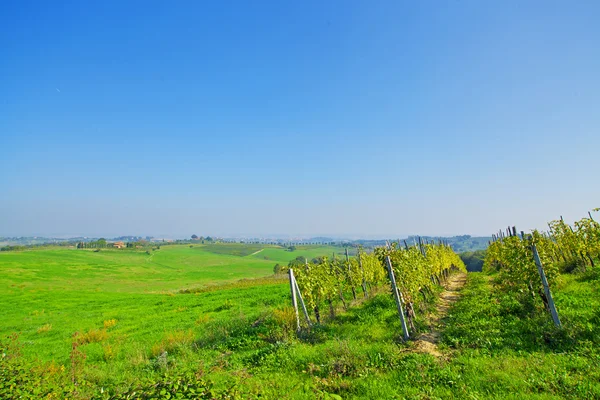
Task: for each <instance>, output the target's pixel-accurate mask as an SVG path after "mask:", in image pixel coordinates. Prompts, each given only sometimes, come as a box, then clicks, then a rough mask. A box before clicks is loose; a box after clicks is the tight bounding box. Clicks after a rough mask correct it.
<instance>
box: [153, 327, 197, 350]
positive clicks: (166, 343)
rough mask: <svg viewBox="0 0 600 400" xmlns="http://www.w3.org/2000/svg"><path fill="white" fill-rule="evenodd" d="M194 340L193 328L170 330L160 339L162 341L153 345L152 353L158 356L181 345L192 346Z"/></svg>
mask: <svg viewBox="0 0 600 400" xmlns="http://www.w3.org/2000/svg"><path fill="white" fill-rule="evenodd" d="M193 342H194V332H193V331H192V330H191V329H189V330H187V331H184V330H179V331H174V332H169V333H167V334H166V336H165V337H164V338H163V339H162V340H161V341H160V343H156V344H155V345H154V346H152V350H151V354H152V356H153V357H156V356H158V355H160V354H162V353H164V352H165V351H166V352H172V351H173V350H175V349H177V348H179V347H182V346H190V345H191V344H192V343H193Z"/></svg>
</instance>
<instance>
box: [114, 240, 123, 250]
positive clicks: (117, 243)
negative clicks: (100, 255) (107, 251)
mask: <svg viewBox="0 0 600 400" xmlns="http://www.w3.org/2000/svg"><path fill="white" fill-rule="evenodd" d="M113 246H114V247H116V248H117V249H124V248H125V243H123V242H114V243H113Z"/></svg>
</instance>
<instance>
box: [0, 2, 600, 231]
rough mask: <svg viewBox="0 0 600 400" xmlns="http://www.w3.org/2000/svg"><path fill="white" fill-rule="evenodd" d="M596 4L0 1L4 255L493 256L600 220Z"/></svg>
mask: <svg viewBox="0 0 600 400" xmlns="http://www.w3.org/2000/svg"><path fill="white" fill-rule="evenodd" d="M598 15H600V3H598V2H593V1H588V2H586V1H582V2H577V3H568V2H542V1H531V2H526V3H521V2H515V3H506V2H485V3H483V2H477V1H462V2H452V3H448V4H444V5H443V6H441V5H440V4H439V3H434V2H418V3H416V2H395V1H387V2H378V3H377V5H376V6H375V5H373V4H369V3H367V2H358V1H357V2H336V1H334V2H327V3H325V4H324V3H322V2H313V1H308V2H300V3H288V2H283V3H282V2H275V1H266V2H262V3H252V4H250V3H247V2H235V3H228V4H227V5H226V4H223V3H218V4H211V5H208V4H204V3H202V2H193V1H182V2H177V3H176V4H175V5H173V4H168V3H164V2H141V1H140V2H137V1H133V2H125V3H123V2H116V1H105V2H95V3H89V2H73V3H62V4H61V3H55V2H47V3H46V2H31V3H29V2H25V1H24V2H4V3H2V4H1V5H0V23H1V25H0V48H2V49H3V51H2V62H0V143H1V146H0V171H1V172H2V174H1V176H2V181H1V184H0V236H26V235H40V236H42V235H45V236H62V235H85V236H103V235H107V236H108V235H126V234H132V235H164V236H169V235H171V236H186V235H189V234H192V233H196V234H199V235H200V234H202V235H206V234H210V235H227V236H235V235H256V236H261V235H268V234H273V233H279V234H289V235H305V236H311V235H313V236H317V235H324V234H326V235H339V236H348V235H352V236H360V235H362V236H364V237H377V236H380V237H395V236H396V235H398V236H401V235H410V234H422V235H445V236H450V235H461V234H471V235H473V236H479V235H481V236H488V235H490V234H491V233H492V232H495V231H496V230H497V229H499V228H503V227H506V226H507V225H509V224H510V225H516V226H517V228H518V229H519V230H529V229H534V228H541V229H544V228H545V226H546V222H547V221H549V220H551V219H556V218H559V216H560V215H562V216H564V217H565V219H566V220H567V221H568V222H572V221H573V220H576V219H579V218H581V217H584V216H586V215H587V212H588V211H589V210H591V209H593V208H595V207H600V188H599V187H598V185H597V182H598V179H597V174H598V171H600V157H598V154H599V150H600V146H599V145H600V134H599V129H600V112H598V111H599V110H600V79H599V78H598V71H600V52H599V51H598V44H599V43H600V25H599V24H598V23H597V16H598Z"/></svg>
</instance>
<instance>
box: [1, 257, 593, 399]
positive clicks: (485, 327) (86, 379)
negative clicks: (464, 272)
mask: <svg viewBox="0 0 600 400" xmlns="http://www.w3.org/2000/svg"><path fill="white" fill-rule="evenodd" d="M226 248H227V247H223V248H220V249H219V251H221V253H220V254H217V253H215V252H213V251H206V250H205V249H203V247H202V246H194V247H192V248H190V247H189V246H163V247H162V248H161V249H160V250H159V251H157V252H155V253H153V255H152V256H151V258H150V256H148V255H147V254H146V253H145V252H135V251H120V252H119V251H116V250H114V251H109V250H106V251H104V250H103V251H101V252H99V253H93V252H91V251H81V250H80V251H77V250H70V249H45V250H38V251H26V252H20V253H10V254H0V268H1V269H2V275H1V276H0V284H1V285H3V287H4V288H5V289H6V290H3V291H0V307H1V308H0V310H1V311H0V318H1V319H0V320H1V321H2V322H0V331H1V333H2V336H6V335H7V334H9V333H11V332H21V335H20V338H19V341H20V343H21V344H22V345H23V349H22V352H23V357H22V358H23V359H24V360H27V362H28V363H29V364H28V365H37V367H36V368H37V369H36V371H37V375H40V374H41V375H43V376H45V377H46V378H45V379H46V381H44V382H45V383H43V385H50V384H51V382H56V385H57V387H58V386H61V385H62V386H65V385H67V384H68V382H69V379H71V378H70V375H65V374H66V373H63V374H62V375H61V373H60V372H55V371H56V366H64V368H65V369H66V371H71V365H72V364H71V363H72V359H71V356H72V355H73V353H72V343H73V341H74V340H79V342H80V343H82V344H81V345H80V346H79V350H81V351H82V352H83V353H84V354H85V355H86V358H85V360H84V361H82V363H81V365H80V366H79V367H76V370H77V371H78V374H79V375H78V376H79V378H78V379H79V380H80V382H81V384H80V386H78V387H79V389H77V390H79V391H80V394H79V395H80V397H82V398H86V396H88V395H90V394H91V393H96V395H98V396H99V394H98V393H100V392H99V390H100V389H99V388H101V387H103V388H105V389H106V391H107V392H111V393H112V392H114V390H116V388H121V389H124V388H126V387H127V385H128V384H129V383H132V382H135V381H139V380H145V379H150V380H151V382H157V381H161V380H163V381H164V380H165V379H167V378H164V376H165V374H171V375H169V376H172V375H173V374H175V375H177V374H183V373H184V372H185V371H191V372H193V373H195V374H196V376H201V377H202V379H203V380H206V381H207V382H208V381H210V382H212V383H213V385H214V388H215V390H216V392H215V393H217V395H216V396H217V397H220V396H225V394H226V395H227V396H229V397H230V398H244V399H246V398H256V397H259V396H262V398H282V397H283V398H294V399H295V398H298V399H313V398H337V397H335V396H341V397H342V398H365V399H372V398H409V399H423V398H425V399H436V398H444V399H446V398H456V399H463V398H475V399H489V398H492V399H493V398H496V399H504V398H509V399H510V398H512V399H520V398H531V399H559V398H586V399H587V398H600V372H598V369H597V365H598V364H599V363H600V352H599V351H598V348H600V311H599V310H600V296H598V290H599V289H600V277H599V274H598V269H596V270H592V271H591V272H588V273H586V274H580V275H570V274H566V275H563V276H562V277H561V279H560V281H559V284H558V286H557V287H556V288H553V293H554V297H555V300H556V304H557V308H558V311H559V313H560V317H561V320H562V321H563V324H564V329H562V330H558V329H556V328H554V326H553V325H552V322H551V319H550V317H549V316H548V315H547V314H546V313H545V312H544V310H543V309H542V308H541V305H539V304H534V305H532V306H523V305H522V304H520V303H518V302H516V301H515V299H514V298H513V297H512V296H509V295H506V294H505V293H503V292H501V291H499V290H497V289H496V288H495V287H494V286H493V279H494V278H495V277H494V276H489V275H485V274H482V273H478V274H470V275H469V277H468V282H467V286H466V287H465V289H464V290H463V296H462V297H461V298H460V300H459V301H458V302H457V303H456V304H455V306H454V307H453V308H452V309H451V310H450V312H449V315H448V317H447V319H446V327H445V329H444V330H443V332H442V343H441V344H440V349H441V351H442V353H443V354H444V356H443V357H441V358H435V357H434V356H432V355H429V354H423V353H419V352H416V351H415V349H414V348H413V344H412V342H409V343H408V344H405V343H403V342H402V341H401V335H400V332H401V329H400V324H399V321H398V317H397V314H396V313H395V305H394V301H393V299H392V298H391V296H390V295H389V294H388V293H387V292H385V291H383V292H380V293H379V294H377V295H376V296H375V297H373V298H371V299H369V300H367V301H365V302H363V303H361V304H357V305H355V306H354V307H352V308H350V309H349V310H348V311H347V312H342V311H341V310H338V315H337V317H336V318H335V319H334V320H332V321H328V322H327V323H326V324H325V325H323V326H317V327H314V328H313V329H312V330H311V331H310V332H305V333H302V334H301V335H300V336H299V337H296V335H295V332H294V323H295V322H294V316H293V313H290V310H289V308H286V306H287V305H288V304H289V302H290V300H289V287H288V285H287V283H286V282H285V281H283V282H281V281H280V280H275V279H271V278H264V277H265V276H267V275H269V274H270V272H271V270H272V266H273V264H274V262H280V263H284V262H286V260H290V259H293V258H295V257H296V256H298V255H300V254H301V252H302V251H303V252H304V254H305V255H306V256H307V257H313V256H317V255H323V254H326V253H328V252H331V251H336V250H337V251H338V252H339V251H340V249H339V248H337V249H336V248H320V249H319V248H316V247H315V248H310V247H308V246H307V247H306V248H304V247H303V248H302V250H300V249H299V250H297V251H295V252H287V251H285V250H283V249H279V248H276V247H266V248H265V249H264V250H262V251H261V252H260V253H256V254H253V253H254V252H255V251H256V250H254V252H250V250H253V248H248V249H241V248H239V247H233V246H229V247H228V250H227V251H225V250H224V249H226ZM323 250H324V251H323ZM223 253H237V254H244V253H247V255H245V256H243V257H241V256H239V255H238V256H235V255H231V254H223ZM263 253H264V254H263ZM261 256H262V257H265V256H266V257H269V260H265V259H264V258H261ZM228 273H230V274H228ZM260 277H263V278H260ZM240 278H260V279H256V280H245V281H239V279H240ZM215 284H219V285H220V286H214V285H215ZM211 285H212V286H211ZM193 287H196V288H204V289H203V290H202V291H199V292H193V293H189V294H182V293H180V292H179V291H180V290H182V289H186V288H193ZM426 306H427V307H429V308H427V307H426V308H427V309H428V310H431V307H432V305H431V304H430V305H426ZM417 311H418V312H419V315H418V317H419V320H418V321H417V325H418V326H420V327H421V328H422V329H424V328H425V326H426V325H425V321H424V318H423V315H424V312H425V311H426V310H425V309H423V310H417ZM112 320H114V325H113V322H111V321H112ZM105 323H106V325H107V327H106V328H105ZM75 332H79V333H81V334H84V335H85V336H84V337H81V336H80V338H79V339H73V334H74V333H75ZM28 368H31V366H29V367H28ZM0 369H2V368H0ZM40 371H42V372H40ZM44 374H45V375H44ZM0 375H1V373H0ZM203 382H204V381H203ZM67 386H68V385H67Z"/></svg>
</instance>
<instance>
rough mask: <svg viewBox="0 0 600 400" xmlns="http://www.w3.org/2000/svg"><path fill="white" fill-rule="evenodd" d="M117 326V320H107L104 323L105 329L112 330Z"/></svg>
mask: <svg viewBox="0 0 600 400" xmlns="http://www.w3.org/2000/svg"><path fill="white" fill-rule="evenodd" d="M116 324H117V320H116V319H107V320H106V321H104V329H108V328H112V327H113V326H115V325H116Z"/></svg>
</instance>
